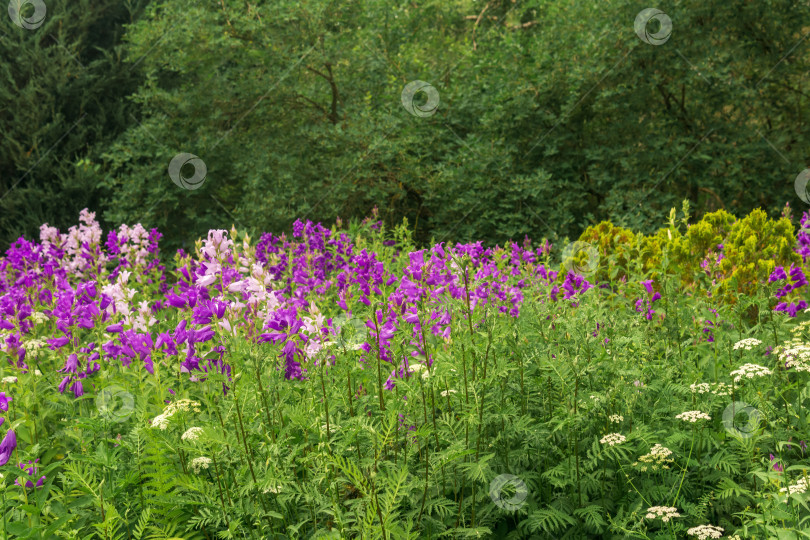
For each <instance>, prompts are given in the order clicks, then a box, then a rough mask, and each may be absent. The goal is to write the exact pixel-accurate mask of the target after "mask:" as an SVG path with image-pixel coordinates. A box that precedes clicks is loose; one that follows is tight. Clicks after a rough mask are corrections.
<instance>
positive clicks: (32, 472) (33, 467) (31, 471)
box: [14, 458, 45, 488]
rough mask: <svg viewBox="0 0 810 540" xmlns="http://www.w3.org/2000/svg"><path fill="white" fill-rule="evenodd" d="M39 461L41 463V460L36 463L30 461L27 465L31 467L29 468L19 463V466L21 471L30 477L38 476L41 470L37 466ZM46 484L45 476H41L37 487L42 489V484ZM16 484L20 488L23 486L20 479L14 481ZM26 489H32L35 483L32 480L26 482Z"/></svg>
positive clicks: (36, 460)
mask: <svg viewBox="0 0 810 540" xmlns="http://www.w3.org/2000/svg"><path fill="white" fill-rule="evenodd" d="M38 461H39V458H37V459H35V460H34V461H29V462H28V463H27V464H28V465H29V467H26V466H25V465H26V464H25V463H19V464H18V466H19V467H20V469H22V470H24V471H25V472H27V473H28V476H36V474H37V472H38V470H39V469H38V467H37V465H36V464H37V462H38ZM44 482H45V476H41V477H40V478H39V480H38V481H37V483H36V487H42V484H43V483H44ZM14 483H15V484H17V485H18V486H22V484H21V483H20V479H19V478H18V479H16V480H14ZM25 487H27V488H32V487H34V483H33V482H32V481H31V480H26V481H25Z"/></svg>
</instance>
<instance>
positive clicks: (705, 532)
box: [686, 525, 724, 540]
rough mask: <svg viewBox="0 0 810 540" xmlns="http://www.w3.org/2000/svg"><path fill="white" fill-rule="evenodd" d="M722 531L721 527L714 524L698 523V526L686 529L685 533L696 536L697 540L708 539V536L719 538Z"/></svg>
mask: <svg viewBox="0 0 810 540" xmlns="http://www.w3.org/2000/svg"><path fill="white" fill-rule="evenodd" d="M723 531H724V529H723V528H722V527H717V526H715V525H700V526H698V527H692V528H691V529H689V530H688V531H686V534H688V535H689V536H697V537H698V540H708V539H709V538H721V537H722V536H723Z"/></svg>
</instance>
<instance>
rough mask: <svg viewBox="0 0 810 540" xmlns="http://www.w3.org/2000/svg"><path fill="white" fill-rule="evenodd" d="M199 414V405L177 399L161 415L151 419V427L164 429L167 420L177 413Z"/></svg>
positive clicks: (167, 423)
mask: <svg viewBox="0 0 810 540" xmlns="http://www.w3.org/2000/svg"><path fill="white" fill-rule="evenodd" d="M192 410H193V411H194V412H200V404H199V403H198V402H196V401H192V400H190V399H179V400H177V401H173V402H171V403H169V404H168V405H166V407H165V408H164V409H163V414H160V415H158V416H156V417H155V418H153V419H152V427H156V428H160V429H166V428H167V427H169V419H170V418H171V417H172V416H174V415H175V414H176V413H178V412H188V411H192Z"/></svg>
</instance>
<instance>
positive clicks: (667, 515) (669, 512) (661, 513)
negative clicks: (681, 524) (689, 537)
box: [644, 506, 681, 523]
mask: <svg viewBox="0 0 810 540" xmlns="http://www.w3.org/2000/svg"><path fill="white" fill-rule="evenodd" d="M644 517H646V518H647V519H658V518H661V521H663V522H664V523H666V522H667V521H669V520H670V519H672V518H676V517H681V515H680V514H679V513H678V509H677V508H675V507H674V506H651V507H649V508H647V515H646V516H644Z"/></svg>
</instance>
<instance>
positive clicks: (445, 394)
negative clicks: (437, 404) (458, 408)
mask: <svg viewBox="0 0 810 540" xmlns="http://www.w3.org/2000/svg"><path fill="white" fill-rule="evenodd" d="M455 393H456V391H455V390H453V389H452V388H451V389H450V390H442V397H447V396H449V395H450V394H455Z"/></svg>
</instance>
